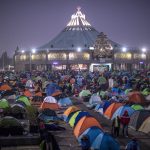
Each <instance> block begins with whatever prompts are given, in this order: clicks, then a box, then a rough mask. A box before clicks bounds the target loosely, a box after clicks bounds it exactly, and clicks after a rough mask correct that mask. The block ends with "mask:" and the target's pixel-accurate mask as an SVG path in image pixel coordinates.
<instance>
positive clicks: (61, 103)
mask: <svg viewBox="0 0 150 150" xmlns="http://www.w3.org/2000/svg"><path fill="white" fill-rule="evenodd" d="M58 105H59V106H61V107H63V106H70V105H72V101H71V99H70V98H69V97H66V98H62V99H60V100H59V101H58Z"/></svg>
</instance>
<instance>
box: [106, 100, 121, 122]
mask: <svg viewBox="0 0 150 150" xmlns="http://www.w3.org/2000/svg"><path fill="white" fill-rule="evenodd" d="M121 106H122V103H112V104H111V105H109V107H108V108H107V109H106V111H105V113H104V116H105V117H107V118H108V119H111V117H112V116H113V114H114V112H115V111H116V110H117V109H118V108H119V107H121Z"/></svg>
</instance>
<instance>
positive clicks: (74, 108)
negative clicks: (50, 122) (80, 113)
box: [63, 106, 80, 116]
mask: <svg viewBox="0 0 150 150" xmlns="http://www.w3.org/2000/svg"><path fill="white" fill-rule="evenodd" d="M77 110H80V109H79V108H78V107H76V106H70V107H69V108H68V109H66V111H65V112H64V114H63V116H69V114H70V113H72V112H75V111H77Z"/></svg>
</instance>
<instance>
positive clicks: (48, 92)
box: [45, 83, 60, 96]
mask: <svg viewBox="0 0 150 150" xmlns="http://www.w3.org/2000/svg"><path fill="white" fill-rule="evenodd" d="M45 90H46V95H47V96H52V94H54V93H55V92H56V91H57V90H60V87H59V86H58V85H57V84H56V83H50V84H48V85H47V86H46V89H45Z"/></svg>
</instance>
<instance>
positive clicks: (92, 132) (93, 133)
mask: <svg viewBox="0 0 150 150" xmlns="http://www.w3.org/2000/svg"><path fill="white" fill-rule="evenodd" d="M102 132H103V131H102V130H101V129H100V128H98V127H91V128H88V129H86V130H85V131H84V132H83V133H82V134H81V135H80V136H79V137H78V142H79V143H81V139H82V137H83V136H84V135H86V136H87V137H88V139H89V142H90V145H92V143H93V141H94V140H95V138H96V137H97V136H98V135H99V134H100V133H102Z"/></svg>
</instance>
